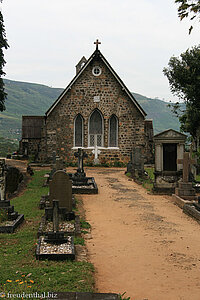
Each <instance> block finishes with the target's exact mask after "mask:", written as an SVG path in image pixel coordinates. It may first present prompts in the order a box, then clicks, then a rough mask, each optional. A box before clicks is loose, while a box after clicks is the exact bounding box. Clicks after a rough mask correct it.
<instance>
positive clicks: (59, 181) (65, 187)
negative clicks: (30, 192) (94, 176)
mask: <svg viewBox="0 0 200 300" xmlns="http://www.w3.org/2000/svg"><path fill="white" fill-rule="evenodd" d="M54 199H56V200H58V201H59V207H62V208H66V210H67V211H68V212H71V211H72V182H71V180H70V178H69V175H68V174H67V173H66V172H64V171H56V172H55V173H54V175H53V178H52V181H50V184H49V202H50V206H51V207H52V206H53V200H54Z"/></svg>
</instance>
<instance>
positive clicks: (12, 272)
mask: <svg viewBox="0 0 200 300" xmlns="http://www.w3.org/2000/svg"><path fill="white" fill-rule="evenodd" d="M44 173H45V171H39V172H35V175H34V177H33V179H32V181H31V182H30V183H29V184H28V187H27V190H26V191H25V193H24V194H23V195H22V196H20V197H17V198H15V199H13V200H12V201H11V202H12V205H14V206H15V210H16V211H18V212H19V213H23V214H24V216H25V220H26V222H25V223H24V224H23V225H22V226H21V228H19V229H18V230H17V231H16V232H15V233H14V234H0V244H1V247H0V269H1V272H0V293H1V292H4V293H5V294H7V293H8V292H10V293H22V292H25V293H34V292H38V293H42V292H49V291H55V292H72V291H73V292H92V291H93V286H94V279H93V272H94V268H93V266H92V264H90V263H87V262H71V261H61V262H55V261H48V260H45V261H38V260H36V258H35V249H36V244H37V237H36V235H37V230H38V226H39V222H40V219H41V216H42V215H43V214H44V211H41V210H39V208H38V204H39V200H40V197H41V195H43V194H47V190H48V188H44V187H42V183H43V175H44ZM76 243H81V244H83V243H84V240H83V239H81V238H79V240H76Z"/></svg>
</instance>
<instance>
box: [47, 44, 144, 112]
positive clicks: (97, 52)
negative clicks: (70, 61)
mask: <svg viewBox="0 0 200 300" xmlns="http://www.w3.org/2000/svg"><path fill="white" fill-rule="evenodd" d="M95 57H100V58H101V59H102V61H103V62H104V63H105V65H106V66H107V68H108V69H109V70H110V72H111V73H112V74H113V76H114V77H115V79H116V80H117V82H118V83H119V84H120V85H121V87H122V90H124V91H125V93H126V94H127V96H128V97H129V98H130V99H131V101H132V102H133V103H134V105H135V106H136V107H137V109H138V110H139V112H140V113H141V114H142V115H143V116H144V117H145V116H146V115H147V114H146V113H145V111H144V110H143V108H142V107H141V106H140V105H139V103H138V102H137V101H136V99H135V98H134V97H133V95H132V93H131V92H130V91H129V90H128V88H127V87H126V86H125V84H124V83H123V81H122V80H121V78H120V77H119V76H118V75H117V73H116V72H115V71H114V70H113V68H112V67H111V65H110V64H109V63H108V61H107V60H106V59H105V57H104V56H103V54H102V53H101V52H100V50H98V49H96V50H95V51H94V53H93V54H92V55H91V56H90V58H89V59H88V60H87V62H86V63H85V65H84V66H83V67H82V68H81V69H80V71H79V72H78V73H77V74H76V76H75V77H74V78H73V79H72V81H71V82H70V83H69V85H68V86H67V87H66V88H65V89H64V91H63V92H62V93H61V94H60V96H59V97H58V99H57V100H56V101H55V102H54V103H53V104H52V105H51V107H50V108H49V109H48V110H47V112H46V116H48V115H50V113H51V112H52V111H53V110H54V108H55V107H56V106H57V105H58V103H59V102H60V100H61V99H62V98H63V96H64V95H65V94H66V93H67V92H68V90H70V89H71V87H72V85H73V84H74V83H75V82H76V80H77V79H78V78H79V77H80V75H81V74H82V73H83V72H84V70H85V69H86V68H87V66H88V65H89V64H90V62H91V61H92V60H93V59H94V58H95Z"/></svg>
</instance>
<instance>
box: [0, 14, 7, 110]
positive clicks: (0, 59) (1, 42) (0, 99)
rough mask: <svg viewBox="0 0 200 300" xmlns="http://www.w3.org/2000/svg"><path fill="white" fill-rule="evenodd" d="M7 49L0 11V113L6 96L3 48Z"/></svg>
mask: <svg viewBox="0 0 200 300" xmlns="http://www.w3.org/2000/svg"><path fill="white" fill-rule="evenodd" d="M8 47H9V45H8V43H7V40H6V34H5V28H4V24H3V15H2V13H1V11H0V111H3V110H5V109H6V108H5V104H4V103H5V99H6V95H7V94H6V93H5V91H4V82H3V79H2V76H3V75H5V72H4V71H3V67H4V65H5V63H6V62H5V60H4V54H3V48H5V49H7V48H8Z"/></svg>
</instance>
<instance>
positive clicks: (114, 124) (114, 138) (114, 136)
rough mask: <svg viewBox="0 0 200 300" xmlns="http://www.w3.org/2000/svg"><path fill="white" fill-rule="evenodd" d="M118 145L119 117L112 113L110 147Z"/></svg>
mask: <svg viewBox="0 0 200 300" xmlns="http://www.w3.org/2000/svg"><path fill="white" fill-rule="evenodd" d="M117 146H118V119H117V117H116V116H115V115H112V116H111V117H110V119H109V147H117Z"/></svg>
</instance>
